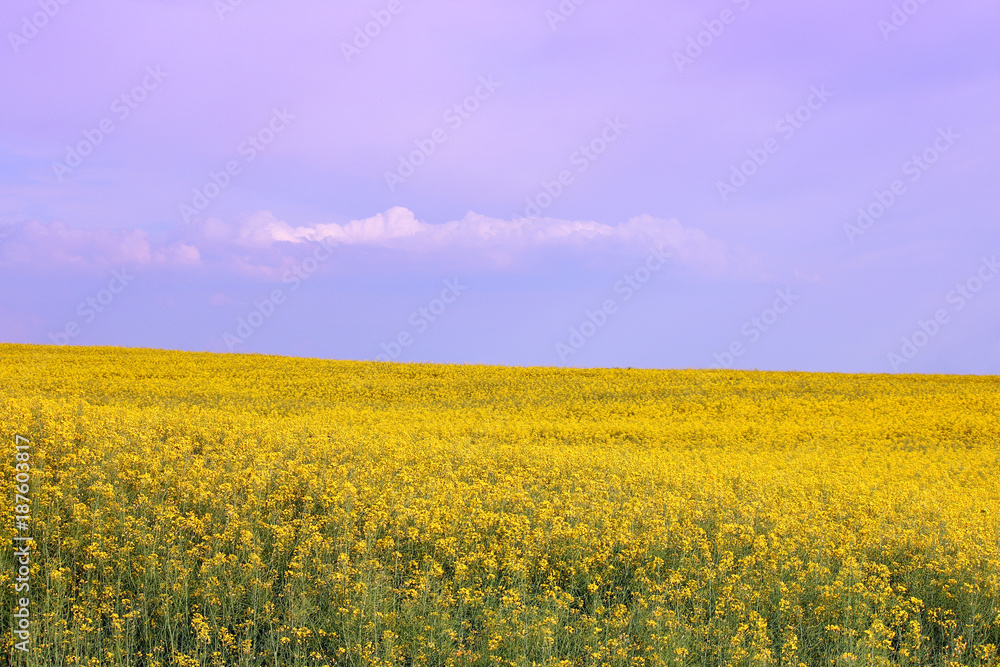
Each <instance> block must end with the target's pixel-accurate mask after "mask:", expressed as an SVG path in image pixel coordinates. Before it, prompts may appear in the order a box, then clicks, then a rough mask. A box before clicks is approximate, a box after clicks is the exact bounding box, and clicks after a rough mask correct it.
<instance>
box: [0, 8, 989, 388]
mask: <svg viewBox="0 0 1000 667" xmlns="http://www.w3.org/2000/svg"><path fill="white" fill-rule="evenodd" d="M63 1H64V2H66V4H62V2H60V0H41V1H39V0H35V1H34V2H29V1H25V0H12V1H11V2H7V3H4V5H3V7H2V9H0V28H2V31H3V33H4V42H5V43H4V44H3V46H2V47H0V54H2V55H0V91H2V99H3V103H2V104H0V341H5V342H24V343H68V344H73V345H126V346H142V347H157V348H172V349H187V350H210V351H218V352H224V351H237V352H263V353H269V354H282V355H296V356H315V357H325V358H336V359H374V358H377V357H378V358H381V359H396V360H399V361H435V362H459V363H491V364H510V365H566V366H588V367H597V366H636V367H660V368H691V367H694V368H704V367H710V366H725V367H732V368H759V369H775V370H792V369H797V370H815V371H841V372H918V373H989V374H996V373H1000V279H998V280H992V278H993V277H994V276H995V274H996V273H998V272H1000V265H998V264H996V263H995V262H996V260H998V259H1000V228H998V222H1000V218H998V213H1000V187H998V176H1000V130H998V123H997V118H1000V95H998V93H1000V68H998V64H1000V58H998V56H1000V53H998V52H1000V46H998V44H1000V42H998V41H997V39H996V35H997V34H998V30H1000V6H998V5H997V4H996V3H995V2H987V1H986V0H956V1H955V2H949V3H945V2H940V1H933V0H924V2H922V3H921V2H918V1H917V0H907V2H896V3H894V2H892V1H890V0H878V1H875V2H872V1H870V0H869V1H866V2H861V1H860V0H848V1H847V2H837V3H834V2H828V3H823V4H820V3H793V2H778V3H774V2H771V3H764V2H759V0H717V1H715V2H698V3H695V2H673V3H658V2H645V1H642V2H632V3H611V2H602V1H601V0H587V1H586V2H580V4H576V3H575V2H574V1H573V0H564V1H563V2H562V3H560V2H558V1H557V0H549V1H542V0H538V1H534V2H527V1H524V0H505V1H504V2H479V3H470V2H452V1H440V2H428V1H427V0H420V1H414V2H410V1H409V0H391V1H390V0H379V1H372V2H356V3H329V2H318V1H317V2H306V1H297V0H290V1H288V2H284V3H280V4H279V3H265V2H260V1H256V2H252V1H249V0H247V1H243V2H239V3H238V4H237V2H236V0H217V1H215V2H213V0H169V1H167V0H130V1H128V2H115V1H111V0H104V1H100V0H98V1H96V2H82V1H81V0H78V1H77V2H69V1H68V0H63ZM231 5H234V6H231ZM366 32H367V33H368V34H366ZM859 209H860V211H861V213H865V212H866V211H867V216H864V217H860V220H859V216H860V215H861V214H860V213H859ZM380 355H381V356H380Z"/></svg>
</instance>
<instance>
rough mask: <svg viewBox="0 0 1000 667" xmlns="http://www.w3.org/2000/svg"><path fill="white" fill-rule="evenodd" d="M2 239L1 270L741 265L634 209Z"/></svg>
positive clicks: (404, 215) (47, 233) (17, 231)
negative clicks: (610, 257)
mask: <svg viewBox="0 0 1000 667" xmlns="http://www.w3.org/2000/svg"><path fill="white" fill-rule="evenodd" d="M5 240H6V243H4V244H3V245H0V266H3V265H18V264H34V265H59V266H63V267H109V266H119V265H122V264H129V265H140V266H168V267H175V268H179V269H185V268H192V267H197V266H202V265H209V266H222V267H227V268H229V269H231V270H234V271H235V272H237V273H240V274H244V275H246V274H251V275H258V276H263V277H274V276H276V275H278V274H281V273H283V272H284V271H286V270H287V268H288V267H289V266H290V265H291V264H293V263H294V262H295V261H297V260H298V259H300V258H301V257H302V256H304V254H305V253H306V252H310V250H309V248H311V247H313V246H314V244H315V243H316V242H322V243H323V244H324V245H327V246H329V245H334V246H337V247H338V248H339V249H340V253H341V255H342V256H343V257H345V258H349V257H350V256H351V255H352V254H354V255H358V256H359V257H362V258H367V260H366V261H369V262H373V261H375V262H378V261H386V262H388V261H389V260H388V259H387V258H389V257H394V258H398V259H401V260H403V261H405V262H406V263H409V264H418V263H420V262H421V261H423V260H426V261H428V262H432V263H433V264H434V265H435V266H443V265H446V264H449V263H453V264H458V265H467V264H469V263H472V264H473V265H474V266H476V267H477V268H478V269H480V270H495V271H503V270H507V269H510V268H511V267H515V266H526V265H530V264H532V263H533V262H535V261H538V260H540V259H544V258H545V256H547V255H550V254H552V253H570V254H571V255H573V256H577V257H582V258H587V257H591V258H600V257H602V256H605V255H607V254H614V255H628V254H634V255H636V256H644V255H645V253H646V252H648V250H649V249H650V248H654V247H655V248H663V249H665V250H668V251H670V253H671V256H672V257H673V258H674V260H675V261H676V262H677V263H678V264H681V265H686V266H688V267H691V268H693V269H695V270H696V271H698V272H701V273H705V274H709V275H713V276H723V275H726V274H727V273H731V272H732V270H733V269H734V267H735V264H745V263H746V262H745V260H744V259H737V258H738V256H739V253H734V252H733V251H732V250H731V249H730V248H729V247H728V245H727V244H726V243H724V242H723V241H721V240H719V239H715V238H712V237H710V236H709V235H708V234H706V233H705V232H704V231H702V230H700V229H696V228H692V227H685V226H684V225H682V224H681V223H680V222H679V221H677V220H675V219H661V218H655V217H653V216H650V215H639V216H636V217H633V218H630V219H628V220H626V221H624V222H622V223H619V224H617V225H609V224H603V223H599V222H594V221H581V220H563V219H558V218H537V219H527V218H522V219H519V220H502V219H499V218H491V217H488V216H484V215H480V214H477V213H474V212H471V211H470V212H469V213H467V214H466V215H465V217H463V218H462V219H461V220H454V221H449V222H444V223H429V222H425V221H421V220H418V219H417V217H416V216H415V215H414V213H413V212H412V211H410V210H409V209H407V208H404V207H401V206H395V207H393V208H390V209H389V210H387V211H385V212H384V213H378V214H376V215H373V216H371V217H369V218H365V219H362V220H352V221H350V222H347V223H345V224H336V223H316V224H309V225H295V226H293V225H292V224H289V223H288V222H286V221H283V220H279V219H278V218H277V217H276V216H275V215H274V214H273V213H271V212H270V211H258V212H257V213H254V214H251V215H248V216H246V217H244V218H242V219H240V220H238V221H235V222H226V221H223V220H219V219H217V218H207V219H204V220H201V221H199V222H197V223H195V224H192V225H191V226H189V227H185V228H183V229H181V230H178V231H175V232H173V233H172V236H169V235H168V237H167V238H164V239H160V240H157V239H154V238H153V237H152V236H151V235H150V233H149V232H147V231H145V230H142V229H128V230H108V229H97V230H84V229H76V228H71V227H69V226H67V225H65V224H64V223H62V222H51V223H42V222H38V221H32V222H27V223H21V224H18V225H14V226H13V228H12V229H11V230H8V236H7V238H6V239H5ZM734 262H735V264H734Z"/></svg>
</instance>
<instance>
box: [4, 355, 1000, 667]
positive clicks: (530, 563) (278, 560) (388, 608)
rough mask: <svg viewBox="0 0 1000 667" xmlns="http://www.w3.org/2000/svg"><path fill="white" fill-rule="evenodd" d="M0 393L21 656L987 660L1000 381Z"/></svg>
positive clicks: (228, 385)
mask: <svg viewBox="0 0 1000 667" xmlns="http://www.w3.org/2000/svg"><path fill="white" fill-rule="evenodd" d="M0 386H2V388H3V394H2V395H0V437H2V439H3V441H4V447H3V451H4V452H5V453H4V455H3V465H2V469H3V484H4V495H3V497H4V498H5V499H7V502H6V505H7V506H6V507H5V508H4V521H3V533H4V544H5V545H10V544H11V543H12V538H14V537H15V536H17V535H27V534H29V533H30V535H31V536H32V537H34V539H35V542H34V544H33V546H32V547H31V554H30V576H29V579H30V581H29V582H28V583H29V584H30V590H28V591H25V592H21V593H17V594H15V593H13V591H14V586H15V583H16V582H15V578H16V577H17V576H18V574H17V568H18V564H17V561H16V557H15V555H14V553H13V550H12V549H11V548H10V547H9V546H5V547H4V549H3V550H2V556H0V584H2V590H3V603H2V606H3V614H2V620H0V630H2V631H3V635H2V637H3V642H4V646H3V649H4V655H5V656H6V655H10V656H12V664H26V665H32V666H35V665H38V666H43V665H44V666H46V667H49V666H56V665H95V666H96V665H102V666H104V665H116V666H117V665H129V666H140V667H145V666H149V667H152V666H166V665H179V666H189V667H190V666H196V665H198V666H202V665H205V666H209V665H219V666H221V665H240V666H251V665H254V666H256V665H272V666H278V665H282V666H283V665H289V666H298V665H309V666H316V667H319V666H322V665H331V666H332V665H357V666H361V665H364V666H369V665H372V666H377V665H383V666H385V665H399V666H403V665H407V666H412V667H416V666H423V665H428V666H429V665H454V666H460V665H511V666H518V667H520V666H524V667H527V666H530V665H545V666H555V665H564V666H583V665H593V666H603V665H609V666H616V667H617V666H625V665H645V666H650V667H651V666H654V665H711V666H715V665H733V666H735V665H741V666H742V665H796V666H798V665H807V666H808V667H813V666H824V665H838V666H840V665H866V666H867V665H875V666H881V665H941V666H945V665H948V666H951V665H997V664H1000V663H998V658H997V646H998V645H1000V482H998V479H1000V477H998V470H1000V446H998V441H997V435H998V433H1000V410H998V408H1000V400H998V399H1000V378H996V377H957V376H888V375H858V376H853V375H826V374H806V373H764V372H733V371H653V370H629V369H608V370H573V369H555V368H504V367H486V366H438V365H417V364H379V363H374V362H371V363H369V362H347V361H319V360H308V359H291V358H280V357H264V356H252V355H212V354H189V353H175V352H159V351H149V350H126V349H118V348H73V347H52V346H45V347H41V346H24V345H0ZM17 436H21V437H22V438H24V439H26V441H27V443H30V444H29V445H28V446H27V447H23V448H22V449H21V450H16V449H15V441H16V438H17ZM17 442H24V441H23V440H17ZM16 451H21V452H24V453H25V454H26V455H27V457H21V458H22V462H27V463H28V464H29V467H28V472H29V473H30V483H28V488H23V487H22V488H21V490H22V491H27V493H26V494H25V496H26V497H27V498H29V499H30V503H29V504H30V522H29V525H28V527H26V528H25V527H24V526H22V530H20V531H19V530H18V527H17V526H16V524H15V521H14V517H15V513H19V512H20V511H21V510H15V495H14V494H15V490H14V488H15V483H16V482H15V474H16V472H17V471H16V469H15V466H16V464H17V462H18V461H17V457H16V454H15V452H16ZM21 470H22V471H23V470H25V468H24V467H22V468H21ZM22 479H23V477H22ZM20 543H21V542H17V544H20ZM20 597H26V598H28V599H30V603H29V605H28V608H29V611H30V650H29V651H28V652H27V653H24V652H22V651H19V650H16V649H15V648H14V644H15V643H16V642H18V641H20V640H19V639H18V638H17V637H16V636H15V635H14V634H13V630H15V629H16V628H15V627H12V623H13V624H17V622H18V620H19V619H16V618H14V617H12V615H11V611H10V610H12V609H14V608H15V606H16V604H15V603H16V601H17V600H18V599H19V598H20Z"/></svg>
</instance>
